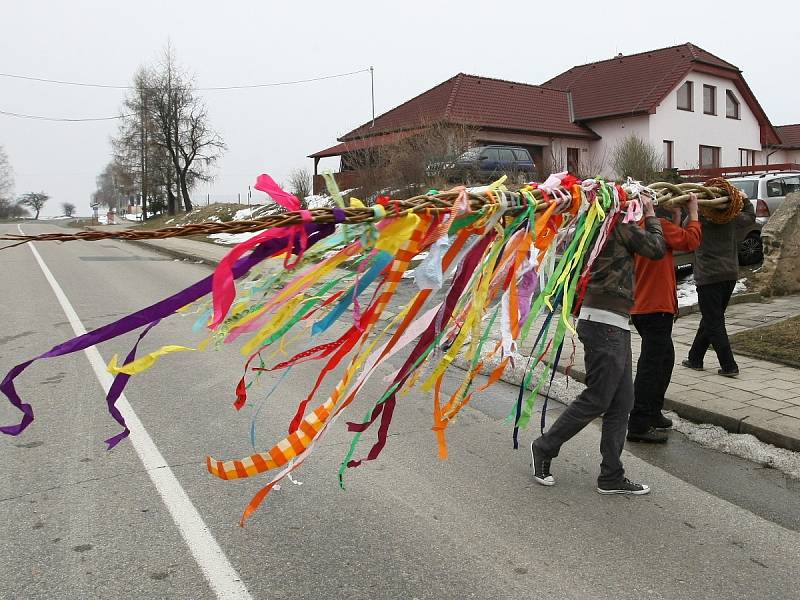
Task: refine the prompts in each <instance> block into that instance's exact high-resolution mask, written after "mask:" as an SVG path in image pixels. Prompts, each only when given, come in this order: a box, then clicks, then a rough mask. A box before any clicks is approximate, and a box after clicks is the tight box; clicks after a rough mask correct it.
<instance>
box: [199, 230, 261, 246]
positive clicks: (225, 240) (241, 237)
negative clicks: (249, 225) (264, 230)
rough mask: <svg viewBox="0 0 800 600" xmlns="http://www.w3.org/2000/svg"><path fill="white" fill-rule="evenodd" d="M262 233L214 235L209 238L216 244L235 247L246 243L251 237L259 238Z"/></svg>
mask: <svg viewBox="0 0 800 600" xmlns="http://www.w3.org/2000/svg"><path fill="white" fill-rule="evenodd" d="M259 233H261V231H248V232H245V233H212V234H211V235H209V236H208V237H210V238H211V239H212V240H214V243H215V244H222V245H223V246H235V245H236V244H241V243H242V242H246V241H247V240H249V239H250V238H251V237H255V236H257V235H258V234H259Z"/></svg>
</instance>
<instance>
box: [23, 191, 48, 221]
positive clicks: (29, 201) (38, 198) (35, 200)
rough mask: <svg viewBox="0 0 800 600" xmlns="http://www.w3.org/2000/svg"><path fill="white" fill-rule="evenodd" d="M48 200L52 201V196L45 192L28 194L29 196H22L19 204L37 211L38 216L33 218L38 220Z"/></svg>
mask: <svg viewBox="0 0 800 600" xmlns="http://www.w3.org/2000/svg"><path fill="white" fill-rule="evenodd" d="M48 200H50V196H48V195H47V194H45V193H44V192H28V193H27V194H23V195H22V198H20V200H19V203H20V204H22V205H24V206H29V207H30V209H31V210H34V211H36V216H35V217H33V218H34V219H38V218H39V212H40V211H41V210H42V208H44V205H45V203H46V202H47V201H48Z"/></svg>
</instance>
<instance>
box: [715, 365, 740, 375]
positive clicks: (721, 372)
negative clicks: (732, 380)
mask: <svg viewBox="0 0 800 600" xmlns="http://www.w3.org/2000/svg"><path fill="white" fill-rule="evenodd" d="M717 374H719V375H722V376H723V377H737V376H738V375H739V367H733V368H731V369H719V370H718V371H717Z"/></svg>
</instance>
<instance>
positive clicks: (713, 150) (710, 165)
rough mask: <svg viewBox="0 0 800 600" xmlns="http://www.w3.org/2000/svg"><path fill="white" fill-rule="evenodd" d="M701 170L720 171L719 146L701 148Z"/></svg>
mask: <svg viewBox="0 0 800 600" xmlns="http://www.w3.org/2000/svg"><path fill="white" fill-rule="evenodd" d="M700 168H701V169H719V148H718V147H717V146H700Z"/></svg>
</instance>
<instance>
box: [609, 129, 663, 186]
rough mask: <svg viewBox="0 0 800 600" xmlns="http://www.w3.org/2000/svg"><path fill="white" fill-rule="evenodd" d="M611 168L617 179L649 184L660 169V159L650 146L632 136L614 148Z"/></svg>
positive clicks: (656, 151)
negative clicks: (631, 179)
mask: <svg viewBox="0 0 800 600" xmlns="http://www.w3.org/2000/svg"><path fill="white" fill-rule="evenodd" d="M611 166H612V167H613V169H614V171H615V172H616V175H617V177H632V178H633V179H636V180H637V181H642V182H644V183H651V182H653V181H655V179H656V177H657V175H658V173H659V172H660V171H661V169H662V157H661V154H659V152H658V150H656V149H655V148H654V147H653V145H652V144H650V143H649V142H646V141H645V140H643V139H642V138H640V137H638V136H637V135H635V134H632V135H629V136H628V137H627V138H625V139H624V140H622V141H621V142H619V143H618V144H617V145H616V147H615V148H614V151H613V154H612V158H611Z"/></svg>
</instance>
